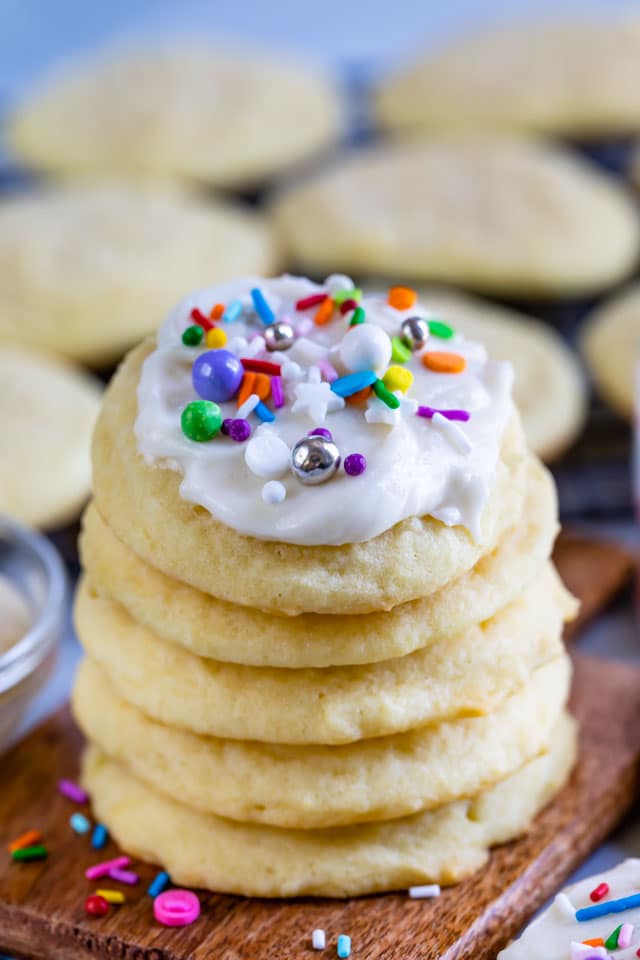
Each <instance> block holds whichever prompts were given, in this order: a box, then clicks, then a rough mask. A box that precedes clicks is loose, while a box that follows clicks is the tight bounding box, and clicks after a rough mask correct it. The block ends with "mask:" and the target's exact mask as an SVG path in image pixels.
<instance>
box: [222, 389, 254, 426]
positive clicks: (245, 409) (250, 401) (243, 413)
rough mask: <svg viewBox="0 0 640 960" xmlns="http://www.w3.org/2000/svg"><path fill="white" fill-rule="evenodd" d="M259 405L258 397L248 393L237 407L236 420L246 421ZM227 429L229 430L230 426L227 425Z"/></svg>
mask: <svg viewBox="0 0 640 960" xmlns="http://www.w3.org/2000/svg"><path fill="white" fill-rule="evenodd" d="M259 403H260V397H259V396H258V394H257V393H250V394H249V396H248V397H247V399H246V400H245V401H244V403H241V404H240V406H239V407H238V419H239V420H246V418H247V417H248V416H249V414H251V413H253V411H254V410H255V408H256V407H257V406H258V404H259ZM229 429H231V425H229Z"/></svg>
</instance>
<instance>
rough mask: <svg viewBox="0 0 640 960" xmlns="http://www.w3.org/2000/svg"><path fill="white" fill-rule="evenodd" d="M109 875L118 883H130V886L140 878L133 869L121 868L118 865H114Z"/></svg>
mask: <svg viewBox="0 0 640 960" xmlns="http://www.w3.org/2000/svg"><path fill="white" fill-rule="evenodd" d="M107 876H108V877H109V879H110V880H115V881H116V882H117V883H128V884H129V885H130V886H133V885H134V884H136V883H137V882H138V880H139V879H140V877H139V876H138V874H137V873H134V872H133V870H119V869H118V868H117V867H112V868H111V870H109V872H108V874H107Z"/></svg>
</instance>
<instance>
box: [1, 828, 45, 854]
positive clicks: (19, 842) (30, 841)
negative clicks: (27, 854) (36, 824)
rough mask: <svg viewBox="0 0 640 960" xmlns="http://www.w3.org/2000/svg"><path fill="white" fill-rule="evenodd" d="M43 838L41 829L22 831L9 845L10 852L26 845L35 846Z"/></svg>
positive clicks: (21, 848)
mask: <svg viewBox="0 0 640 960" xmlns="http://www.w3.org/2000/svg"><path fill="white" fill-rule="evenodd" d="M41 840H42V834H41V832H40V831H39V830H27V832H26V833H21V834H20V836H19V837H16V838H15V840H12V841H11V843H10V844H9V846H8V850H9V853H13V851H14V850H23V849H24V847H34V846H36V844H38V843H40V841H41Z"/></svg>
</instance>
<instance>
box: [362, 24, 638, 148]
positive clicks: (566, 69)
mask: <svg viewBox="0 0 640 960" xmlns="http://www.w3.org/2000/svg"><path fill="white" fill-rule="evenodd" d="M639 85H640V22H639V21H638V20H635V21H634V20H633V19H631V18H628V19H626V18H622V17H620V16H616V15H613V16H611V17H608V18H606V19H605V18H602V19H599V20H598V19H592V18H590V17H589V15H588V14H587V15H586V16H584V15H583V16H581V17H580V16H575V17H572V18H571V19H570V20H569V19H564V20H558V19H556V20H550V21H548V22H545V21H540V22H537V21H533V22H531V21H529V20H522V21H517V22H512V23H511V24H509V25H506V26H503V27H501V28H497V29H493V30H485V31H482V32H480V33H474V34H470V35H466V36H463V37H461V38H460V39H457V40H454V41H453V42H450V43H449V44H446V45H444V46H442V47H440V48H439V49H437V50H435V51H432V52H427V53H426V54H424V56H423V57H422V58H420V59H418V60H415V61H411V62H410V63H409V65H408V66H401V67H400V68H399V69H398V70H397V72H396V73H395V74H394V75H392V76H390V77H388V78H387V79H386V80H384V81H383V82H382V84H381V86H380V88H379V91H378V95H377V117H378V120H379V122H380V124H381V125H382V126H383V127H388V128H391V129H393V130H397V131H407V132H410V131H429V132H431V131H434V130H440V131H442V130H452V129H458V130H460V129H485V130H487V129H492V130H514V131H516V130H518V131H538V132H545V133H560V134H571V135H580V136H585V135H586V136H594V135H603V134H604V135H607V134H618V133H628V132H629V131H632V130H637V129H638V128H639V127H640V100H639V99H638V97H637V96H636V90H637V89H638V86H639Z"/></svg>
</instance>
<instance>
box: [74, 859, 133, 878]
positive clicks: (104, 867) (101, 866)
mask: <svg viewBox="0 0 640 960" xmlns="http://www.w3.org/2000/svg"><path fill="white" fill-rule="evenodd" d="M130 863H131V859H130V857H116V858H115V860H104V861H103V862H102V863H96V864H94V865H93V866H92V867H87V869H86V870H85V872H84V875H85V877H86V878H87V880H97V879H98V878H99V877H106V876H108V875H109V871H110V870H120V869H121V868H122V867H128V866H129V864H130Z"/></svg>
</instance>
